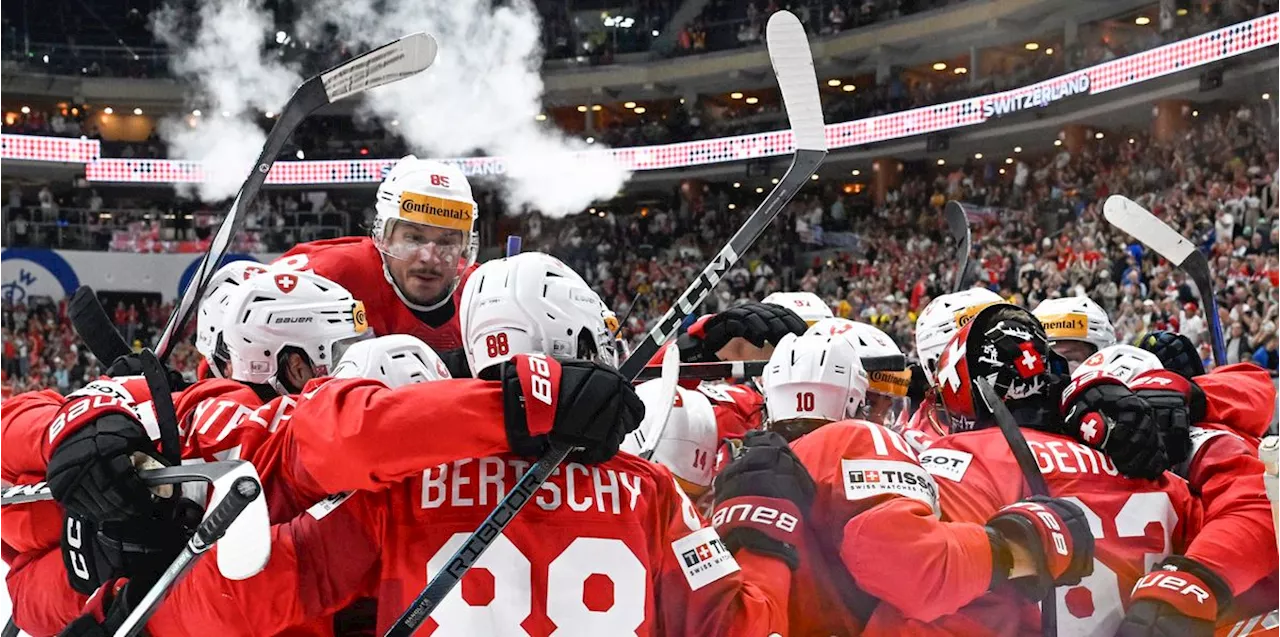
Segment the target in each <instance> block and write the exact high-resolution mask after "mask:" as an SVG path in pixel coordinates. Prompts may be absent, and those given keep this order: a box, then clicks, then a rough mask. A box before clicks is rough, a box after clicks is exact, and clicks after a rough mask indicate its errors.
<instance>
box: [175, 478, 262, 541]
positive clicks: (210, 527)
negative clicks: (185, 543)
mask: <svg viewBox="0 0 1280 637" xmlns="http://www.w3.org/2000/svg"><path fill="white" fill-rule="evenodd" d="M259 495H262V484H261V483H260V482H258V481H257V480H254V479H253V478H250V477H248V476H245V477H242V478H236V481H235V482H232V483H231V489H229V490H228V491H227V495H226V496H225V497H223V498H222V502H219V503H218V506H217V507H214V509H213V512H212V513H210V514H209V517H207V518H205V519H204V521H203V522H201V523H200V526H199V527H197V528H196V534H195V536H194V537H192V538H191V548H192V550H193V551H195V552H196V553H201V552H204V551H206V550H208V549H209V547H211V546H213V544H214V543H215V542H217V541H218V540H220V539H222V536H224V535H226V534H227V528H228V527H230V526H231V523H232V522H235V521H236V518H237V517H239V516H240V513H242V512H243V511H244V509H245V507H247V506H249V503H250V502H253V501H254V500H255V499H257V498H258V496H259Z"/></svg>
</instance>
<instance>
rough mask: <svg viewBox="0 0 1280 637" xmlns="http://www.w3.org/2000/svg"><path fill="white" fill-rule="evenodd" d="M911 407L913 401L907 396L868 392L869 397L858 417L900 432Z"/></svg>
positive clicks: (864, 401) (863, 403)
mask: <svg viewBox="0 0 1280 637" xmlns="http://www.w3.org/2000/svg"><path fill="white" fill-rule="evenodd" d="M910 406H911V400H910V399H909V398H907V397H906V396H892V395H889V394H881V393H877V392H867V397H866V398H865V399H864V400H863V401H862V406H861V407H860V408H859V409H858V417H859V418H861V419H862V420H867V421H870V422H873V423H875V424H877V425H883V426H885V427H887V428H889V429H891V430H893V431H898V430H900V429H901V428H902V424H903V422H904V419H903V415H905V414H907V412H908V410H909V409H910Z"/></svg>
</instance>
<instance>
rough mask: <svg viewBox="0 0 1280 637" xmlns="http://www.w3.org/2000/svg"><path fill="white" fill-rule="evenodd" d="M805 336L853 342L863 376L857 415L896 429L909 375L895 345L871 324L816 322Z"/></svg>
mask: <svg viewBox="0 0 1280 637" xmlns="http://www.w3.org/2000/svg"><path fill="white" fill-rule="evenodd" d="M805 334H822V335H827V336H843V337H844V338H847V339H849V340H851V341H853V344H854V346H856V347H857V348H858V357H859V360H861V362H862V368H863V370H865V371H866V373H867V397H866V400H865V401H863V405H862V407H863V408H862V411H861V413H860V414H859V416H860V417H862V418H864V419H866V420H870V421H871V422H874V423H876V424H879V425H885V426H886V427H891V428H892V427H896V426H897V423H898V416H899V415H900V414H902V412H903V411H905V410H906V409H907V407H908V406H909V404H910V401H909V399H908V398H907V389H908V388H910V387H911V372H910V371H908V370H907V369H906V357H904V356H903V355H902V349H900V348H899V347H898V344H897V343H894V342H893V339H892V338H889V335H888V334H885V333H884V331H882V330H881V329H880V328H878V327H876V326H874V325H871V324H869V323H862V322H859V321H850V320H848V319H842V318H829V319H823V320H821V321H818V322H817V323H815V324H814V325H813V327H810V328H809V331H807V332H805Z"/></svg>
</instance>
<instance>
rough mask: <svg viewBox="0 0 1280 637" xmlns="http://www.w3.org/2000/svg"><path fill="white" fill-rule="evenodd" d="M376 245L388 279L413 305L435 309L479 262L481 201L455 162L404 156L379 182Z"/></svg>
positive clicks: (417, 308) (374, 241)
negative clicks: (478, 209)
mask: <svg viewBox="0 0 1280 637" xmlns="http://www.w3.org/2000/svg"><path fill="white" fill-rule="evenodd" d="M374 211H375V213H376V214H375V218H374V223H373V230H372V237H373V244H374V245H375V246H377V248H378V251H379V252H381V253H382V254H383V265H384V270H385V271H386V274H387V278H388V280H390V281H391V285H392V287H393V288H395V290H396V293H397V294H398V295H399V296H400V300H401V301H404V303H405V304H406V305H408V306H409V307H411V308H413V309H415V310H419V311H428V310H433V309H435V308H437V307H439V306H440V305H442V304H444V302H445V301H447V300H448V299H449V298H450V296H451V295H452V293H453V291H454V289H455V288H457V286H458V281H459V279H460V278H461V276H462V272H463V271H464V270H465V269H466V268H467V267H469V266H470V265H471V264H472V263H473V262H474V261H475V249H474V245H475V224H476V202H475V199H473V198H472V196H471V184H470V183H468V182H467V177H466V175H463V174H462V171H461V170H458V168H457V167H455V166H452V165H450V164H445V163H441V162H438V161H430V160H425V159H418V158H417V157H414V156H413V155H408V156H406V157H403V158H401V159H400V161H399V162H397V163H396V165H395V167H393V168H392V169H391V171H390V172H389V173H387V177H386V179H384V180H383V181H382V183H381V184H380V185H379V186H378V195H377V202H376V203H375V205H374Z"/></svg>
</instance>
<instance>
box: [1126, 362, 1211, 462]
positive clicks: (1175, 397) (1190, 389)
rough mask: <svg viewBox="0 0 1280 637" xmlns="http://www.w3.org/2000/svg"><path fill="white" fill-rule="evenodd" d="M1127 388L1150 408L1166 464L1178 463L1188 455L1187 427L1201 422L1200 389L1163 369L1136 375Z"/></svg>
mask: <svg viewBox="0 0 1280 637" xmlns="http://www.w3.org/2000/svg"><path fill="white" fill-rule="evenodd" d="M1129 389H1132V390H1133V391H1134V392H1135V393H1137V394H1138V397H1139V398H1141V399H1143V400H1145V401H1147V404H1148V405H1151V413H1152V415H1153V416H1154V417H1155V423H1156V429H1157V430H1159V432H1160V435H1161V437H1162V439H1163V440H1164V447H1165V449H1166V451H1167V452H1168V454H1169V462H1170V463H1172V464H1175V465H1176V464H1180V463H1182V462H1183V461H1184V460H1186V459H1187V456H1189V455H1191V426H1192V425H1194V424H1196V423H1198V422H1200V421H1201V420H1204V413H1205V409H1206V401H1205V396H1204V390H1202V389H1200V386H1199V385H1196V383H1195V381H1194V380H1188V379H1187V378H1184V377H1183V376H1181V375H1179V374H1176V373H1174V372H1171V371H1169V370H1166V369H1153V370H1151V371H1147V372H1143V373H1141V374H1138V376H1137V377H1136V378H1134V379H1133V380H1132V381H1130V382H1129Z"/></svg>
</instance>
